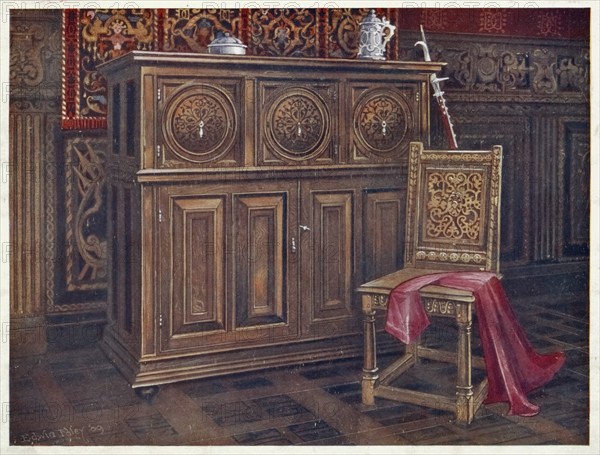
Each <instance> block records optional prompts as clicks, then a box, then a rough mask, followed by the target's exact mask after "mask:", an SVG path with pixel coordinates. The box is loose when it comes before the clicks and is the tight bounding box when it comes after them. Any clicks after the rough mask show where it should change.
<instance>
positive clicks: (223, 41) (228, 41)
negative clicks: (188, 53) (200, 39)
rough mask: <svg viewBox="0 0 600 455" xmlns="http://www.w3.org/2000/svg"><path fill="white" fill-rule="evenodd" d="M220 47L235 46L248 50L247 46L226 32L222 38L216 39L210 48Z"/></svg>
mask: <svg viewBox="0 0 600 455" xmlns="http://www.w3.org/2000/svg"><path fill="white" fill-rule="evenodd" d="M215 46H216V47H219V46H235V47H241V48H244V49H245V48H246V45H245V44H243V43H242V42H241V41H240V40H239V39H238V38H236V37H235V36H231V33H229V32H225V33H223V35H222V36H220V37H218V38H215V39H214V40H213V41H212V42H211V43H210V44H209V45H208V47H215Z"/></svg>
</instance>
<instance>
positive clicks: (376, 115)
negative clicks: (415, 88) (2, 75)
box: [354, 89, 412, 155]
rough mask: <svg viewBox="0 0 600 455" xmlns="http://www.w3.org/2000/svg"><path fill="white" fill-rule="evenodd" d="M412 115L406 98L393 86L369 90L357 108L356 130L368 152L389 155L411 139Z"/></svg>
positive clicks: (355, 112) (355, 116)
mask: <svg viewBox="0 0 600 455" xmlns="http://www.w3.org/2000/svg"><path fill="white" fill-rule="evenodd" d="M411 126H412V115H411V113H410V108H409V107H408V105H407V103H406V101H405V100H404V98H403V97H402V96H401V95H400V94H399V93H397V92H394V91H391V90H389V89H373V90H369V91H367V92H365V93H364V94H363V95H362V96H361V97H360V98H359V101H358V103H357V107H356V109H355V111H354V133H355V135H356V137H357V138H358V140H359V142H360V143H361V145H362V146H363V147H364V148H366V149H367V150H368V151H370V152H372V153H375V154H378V155H382V154H383V155H385V154H387V153H390V152H392V151H394V150H397V148H398V147H399V146H400V145H401V144H402V143H403V142H404V141H406V140H407V139H408V137H409V134H408V133H409V130H410V128H411Z"/></svg>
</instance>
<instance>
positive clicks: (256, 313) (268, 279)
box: [233, 193, 288, 327]
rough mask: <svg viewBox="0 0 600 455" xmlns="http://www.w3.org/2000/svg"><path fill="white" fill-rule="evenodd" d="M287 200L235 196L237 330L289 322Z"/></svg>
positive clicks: (276, 196) (278, 196)
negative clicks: (287, 297) (286, 245)
mask: <svg viewBox="0 0 600 455" xmlns="http://www.w3.org/2000/svg"><path fill="white" fill-rule="evenodd" d="M287 200H288V194H286V193H279V194H268V195H264V194H237V195H235V196H234V201H233V212H234V213H233V219H234V220H235V237H234V242H235V243H234V244H235V251H234V262H235V269H236V275H235V297H234V298H235V323H236V327H249V326H254V325H260V324H268V323H283V322H286V321H287V305H288V302H287V299H286V289H285V283H286V279H285V278H286V276H285V274H286V264H285V261H286V250H285V244H284V239H285V233H286V232H287V228H286V223H287V217H286V205H287Z"/></svg>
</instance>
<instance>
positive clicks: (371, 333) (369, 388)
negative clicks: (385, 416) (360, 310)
mask: <svg viewBox="0 0 600 455" xmlns="http://www.w3.org/2000/svg"><path fill="white" fill-rule="evenodd" d="M363 333H364V337H365V340H364V357H363V362H364V363H363V377H362V402H363V404H366V405H371V406H372V405H374V404H375V396H374V394H373V389H374V388H375V383H376V382H377V381H378V380H379V374H378V372H379V369H378V368H377V352H376V349H377V345H376V343H377V341H376V339H375V311H373V310H371V311H365V312H364V331H363Z"/></svg>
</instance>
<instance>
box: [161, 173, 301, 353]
mask: <svg viewBox="0 0 600 455" xmlns="http://www.w3.org/2000/svg"><path fill="white" fill-rule="evenodd" d="M295 189H296V185H292V184H290V185H286V184H282V185H280V186H274V185H273V187H272V188H270V187H269V185H264V184H262V185H261V187H260V189H259V188H256V190H254V189H253V188H252V185H251V184H247V185H244V186H241V185H239V186H238V185H222V186H215V185H213V186H211V188H210V190H211V191H210V193H207V192H206V190H205V189H204V188H202V187H201V186H198V187H183V186H181V187H179V186H171V187H165V188H161V189H159V190H158V191H159V193H160V196H159V205H160V210H161V215H160V216H161V218H162V221H160V222H159V226H160V228H159V230H160V232H161V235H160V246H159V250H160V257H159V262H160V271H159V277H158V279H159V280H160V285H159V287H160V296H161V303H160V315H159V330H160V351H161V353H162V354H166V353H169V352H172V353H181V351H189V352H190V353H199V352H209V351H214V350H220V349H233V348H248V347H253V346H259V345H263V344H270V343H273V342H277V341H278V340H286V339H289V338H290V337H294V336H296V334H297V316H296V315H297V295H296V288H295V282H296V281H295V280H288V279H287V277H288V275H289V274H290V273H293V275H292V276H296V273H297V272H296V271H295V270H294V266H293V264H292V266H290V265H289V262H290V261H289V254H290V251H288V245H287V225H288V220H289V219H290V218H293V215H290V213H294V212H295V210H293V205H292V203H293V202H294V201H296V199H297V196H296V194H295V193H296V191H295Z"/></svg>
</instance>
